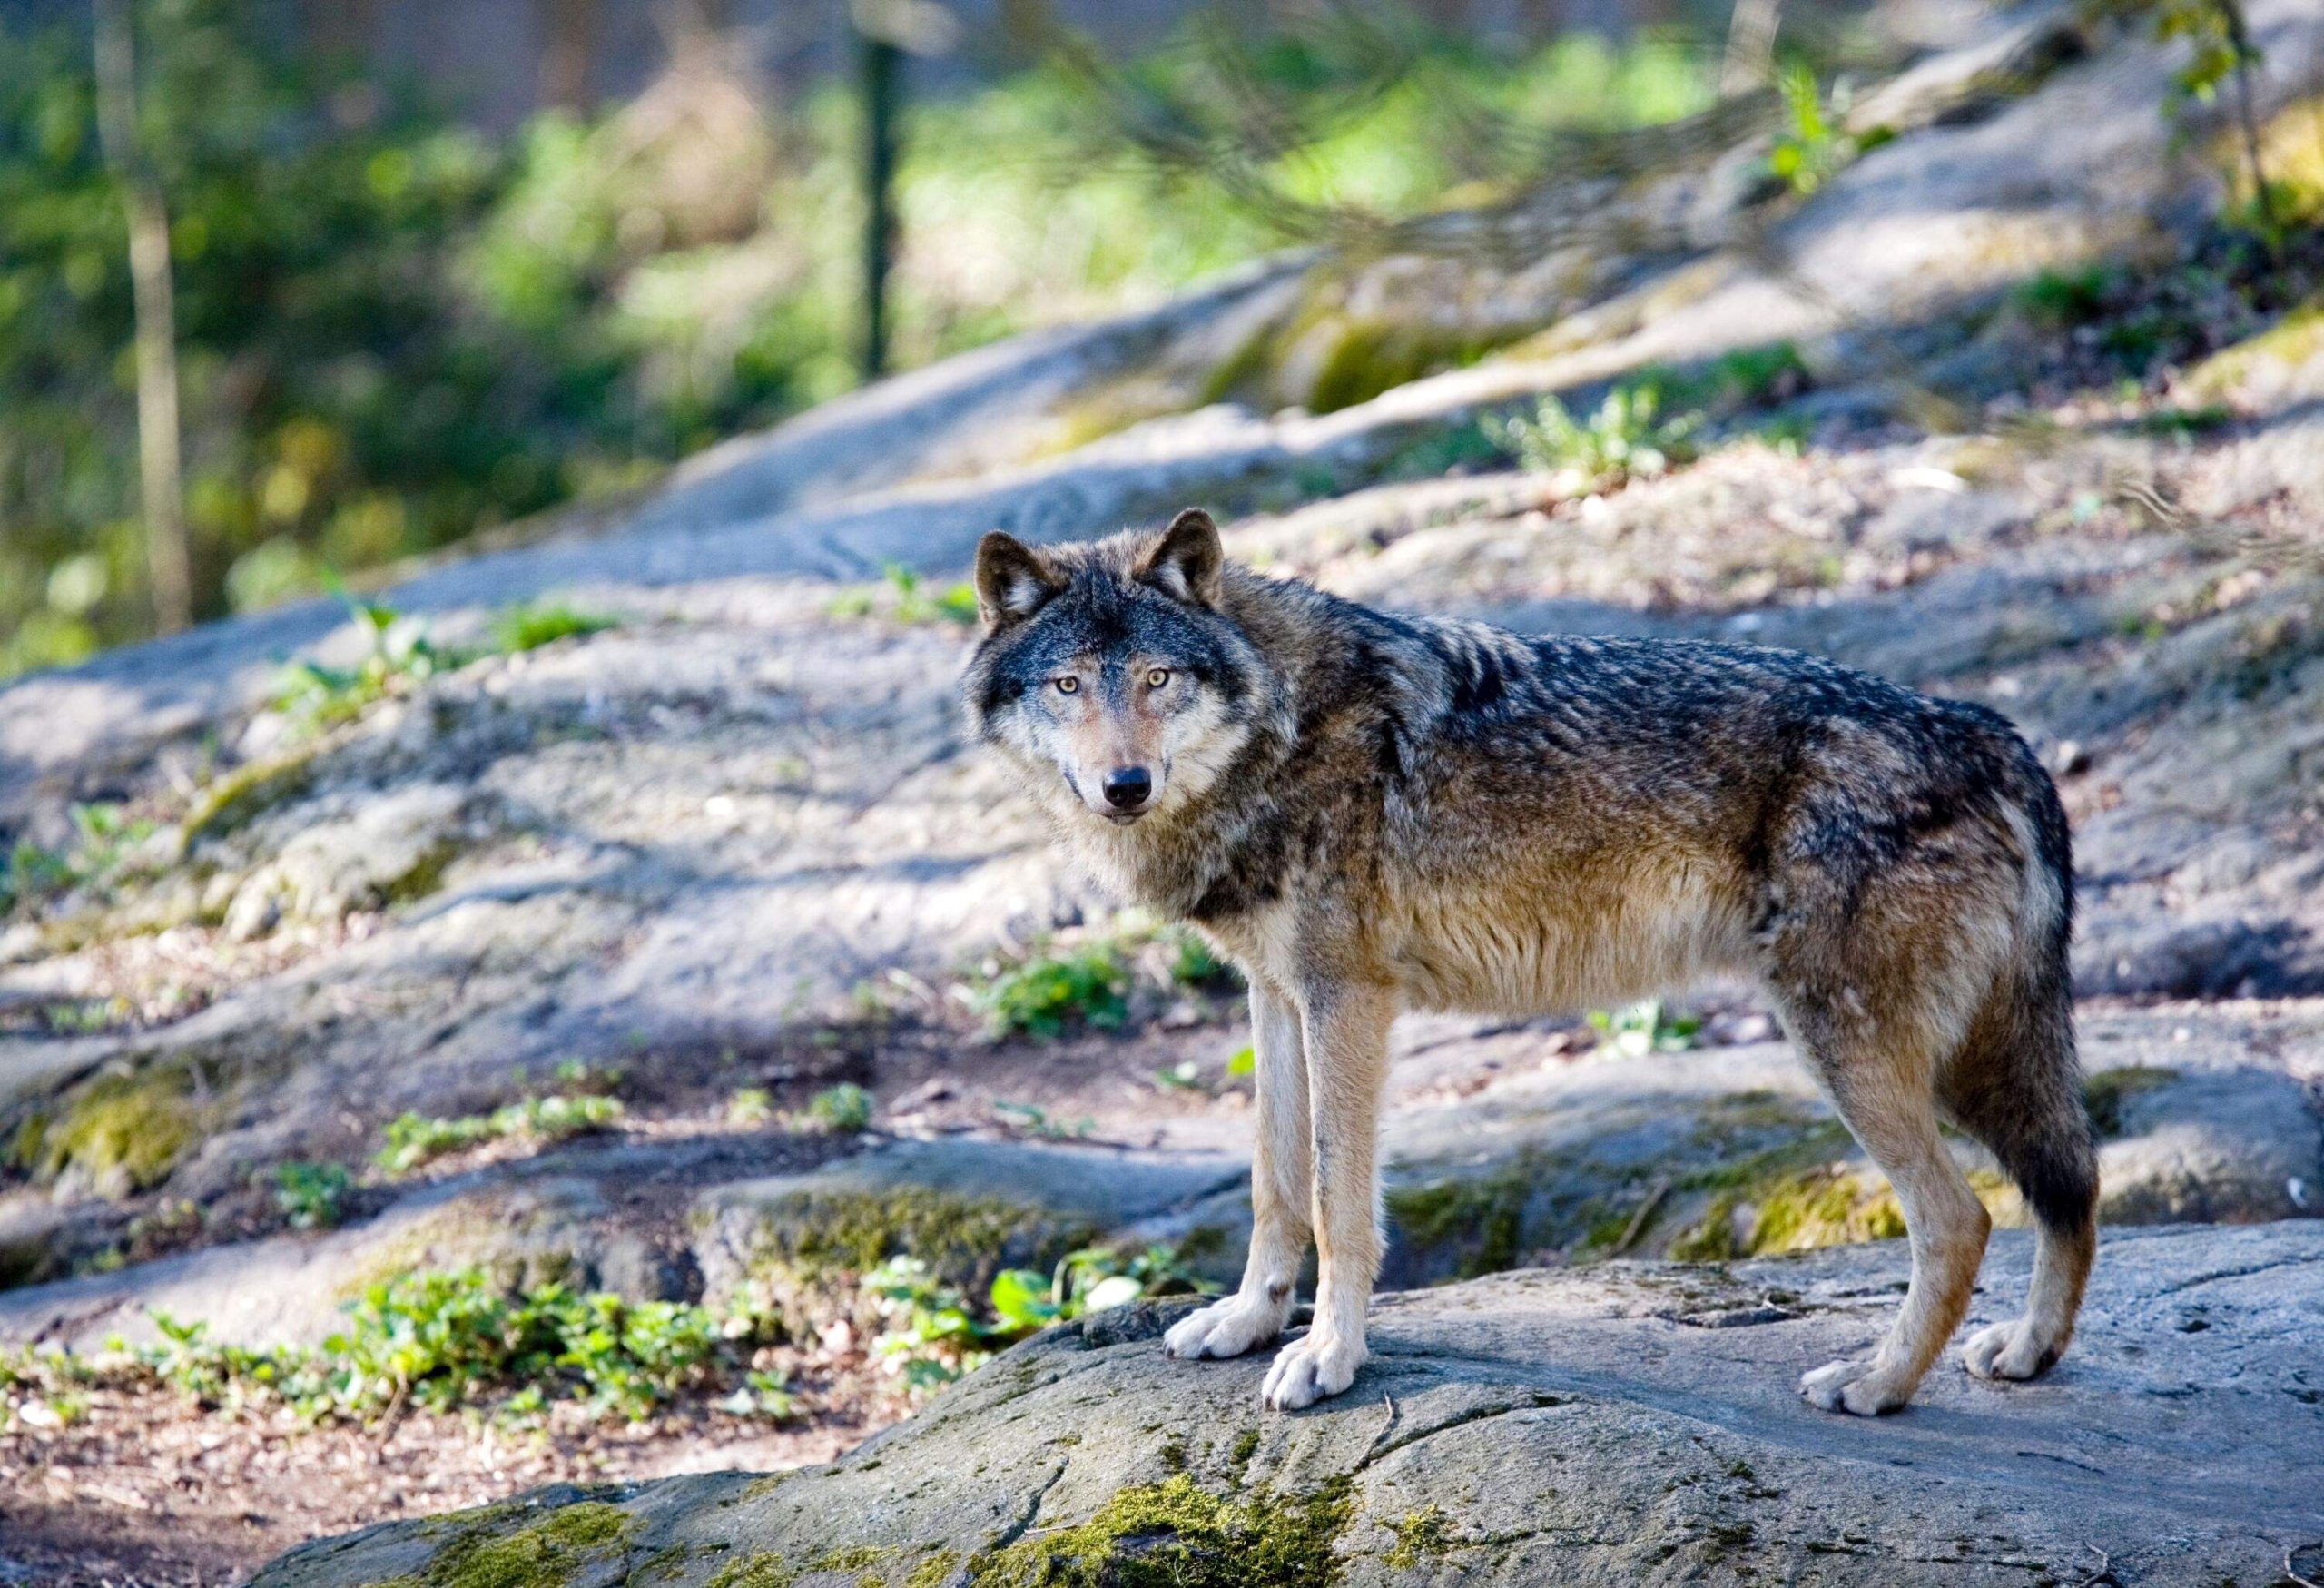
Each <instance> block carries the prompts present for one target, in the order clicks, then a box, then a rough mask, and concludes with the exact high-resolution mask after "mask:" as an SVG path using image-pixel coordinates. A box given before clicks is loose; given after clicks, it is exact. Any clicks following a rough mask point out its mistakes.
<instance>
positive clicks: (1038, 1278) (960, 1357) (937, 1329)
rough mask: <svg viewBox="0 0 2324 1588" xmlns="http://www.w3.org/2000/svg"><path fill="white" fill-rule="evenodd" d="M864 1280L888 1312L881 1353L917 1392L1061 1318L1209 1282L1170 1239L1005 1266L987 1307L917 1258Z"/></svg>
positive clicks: (888, 1265)
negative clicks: (1039, 1264) (1034, 1265)
mask: <svg viewBox="0 0 2324 1588" xmlns="http://www.w3.org/2000/svg"><path fill="white" fill-rule="evenodd" d="M862 1284H863V1288H864V1290H865V1292H866V1294H868V1295H869V1296H871V1297H872V1299H873V1302H874V1305H875V1306H876V1307H877V1309H878V1311H879V1313H880V1316H881V1318H882V1320H884V1322H883V1327H882V1328H881V1334H880V1336H879V1339H878V1340H877V1342H876V1343H875V1344H874V1346H873V1347H872V1349H873V1352H874V1354H875V1355H878V1356H881V1357H884V1358H887V1359H889V1360H891V1361H893V1362H895V1363H896V1364H898V1366H899V1370H900V1371H901V1374H902V1376H903V1377H904V1380H905V1382H906V1384H907V1385H909V1386H911V1388H912V1389H913V1390H914V1391H916V1392H921V1391H926V1390H930V1389H934V1388H939V1387H941V1386H944V1385H946V1384H949V1383H950V1382H951V1381H952V1380H953V1379H955V1378H958V1377H960V1376H961V1375H962V1374H964V1373H971V1372H974V1371H975V1370H976V1369H977V1368H978V1367H979V1366H982V1365H983V1364H984V1363H985V1362H986V1361H987V1360H988V1359H990V1356H991V1355H992V1352H993V1350H994V1349H995V1348H996V1347H998V1346H1004V1345H1007V1344H1009V1343H1010V1342H1011V1341H1015V1340H1019V1339H1022V1338H1023V1337H1024V1336H1027V1335H1029V1334H1033V1333H1035V1332H1036V1331H1038V1330H1040V1329H1045V1328H1047V1327H1049V1325H1051V1324H1053V1323H1059V1322H1063V1321H1066V1320H1068V1319H1071V1318H1077V1317H1082V1316H1084V1315H1085V1314H1088V1313H1092V1312H1102V1311H1104V1310H1106V1309H1107V1308H1108V1307H1124V1306H1127V1305H1128V1304H1129V1303H1130V1302H1133V1301H1137V1300H1139V1299H1140V1298H1142V1297H1148V1296H1165V1295H1173V1294H1180V1295H1183V1294H1187V1293H1199V1292H1201V1291H1203V1290H1204V1289H1205V1287H1204V1286H1203V1285H1202V1284H1201V1282H1200V1281H1199V1280H1197V1279H1196V1277H1194V1276H1193V1275H1192V1274H1191V1273H1189V1272H1188V1271H1187V1268H1186V1267H1185V1264H1184V1263H1183V1261H1182V1260H1181V1258H1180V1255H1179V1253H1178V1252H1177V1250H1176V1249H1174V1248H1170V1247H1167V1246H1152V1247H1148V1248H1146V1249H1145V1250H1144V1251H1142V1252H1138V1253H1136V1254H1134V1255H1130V1256H1127V1257H1126V1256H1124V1255H1123V1254H1121V1253H1120V1252H1118V1251H1114V1250H1111V1249H1109V1248H1103V1247H1085V1248H1081V1249H1079V1250H1078V1251H1072V1252H1068V1253H1067V1254H1066V1255H1065V1256H1064V1257H1063V1258H1060V1259H1059V1262H1058V1265H1057V1267H1056V1268H1055V1269H1054V1270H1053V1271H1051V1272H1050V1273H1048V1274H1042V1273H1039V1272H1038V1271H1036V1270H1034V1269H1030V1268H1006V1269H1003V1270H1002V1271H1001V1272H1000V1273H999V1274H997V1275H995V1276H994V1277H993V1281H992V1284H991V1286H990V1288H989V1289H988V1291H987V1292H986V1295H985V1298H984V1305H983V1307H976V1306H974V1305H972V1304H971V1302H970V1299H969V1297H967V1296H966V1295H965V1294H964V1293H963V1292H962V1291H961V1290H960V1288H959V1287H956V1286H951V1285H947V1284H944V1283H942V1282H941V1281H940V1280H939V1279H938V1278H937V1277H935V1276H934V1274H933V1273H932V1272H931V1269H930V1268H929V1267H928V1265H927V1264H926V1263H923V1262H921V1260H920V1259H919V1258H911V1257H899V1258H890V1259H889V1260H888V1261H887V1262H885V1263H882V1264H881V1265H880V1267H877V1268H875V1269H873V1270H872V1272H870V1273H868V1274H866V1275H865V1276H864V1277H863V1280H862Z"/></svg>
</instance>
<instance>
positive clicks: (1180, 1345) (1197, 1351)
mask: <svg viewBox="0 0 2324 1588" xmlns="http://www.w3.org/2000/svg"><path fill="white" fill-rule="evenodd" d="M1290 1310H1291V1309H1290V1308H1289V1307H1271V1306H1269V1305H1267V1304H1266V1303H1265V1302H1264V1301H1259V1302H1253V1301H1246V1300H1245V1299H1244V1298H1243V1297H1241V1296H1230V1297H1227V1298H1226V1300H1224V1301H1214V1302H1212V1303H1211V1304H1210V1305H1209V1306H1208V1307H1204V1308H1203V1309H1202V1310H1200V1311H1199V1312H1193V1313H1189V1314H1187V1316H1186V1317H1182V1318H1180V1319H1179V1320H1178V1321H1177V1323H1175V1324H1172V1325H1171V1326H1170V1332H1169V1333H1168V1334H1167V1335H1164V1336H1162V1354H1163V1355H1164V1356H1176V1357H1180V1358H1183V1359H1184V1360H1187V1361H1189V1362H1191V1361H1194V1360H1196V1358H1198V1357H1203V1356H1241V1355H1242V1354H1243V1353H1244V1352H1246V1351H1247V1350H1249V1349H1250V1348H1251V1347H1252V1346H1263V1345H1265V1344H1266V1342H1267V1341H1269V1340H1272V1339H1274V1338H1275V1336H1277V1335H1279V1334H1281V1333H1283V1325H1284V1318H1285V1315H1286V1314H1287V1313H1288V1312H1289V1311H1290Z"/></svg>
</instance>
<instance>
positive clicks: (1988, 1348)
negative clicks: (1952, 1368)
mask: <svg viewBox="0 0 2324 1588" xmlns="http://www.w3.org/2000/svg"><path fill="white" fill-rule="evenodd" d="M2057 1359H2058V1347H2057V1346H2056V1345H2055V1344H2053V1342H2052V1341H2050V1340H2049V1339H2047V1338H2045V1337H2044V1336H2043V1334H2042V1333H2041V1332H2040V1331H2037V1330H2036V1329H2035V1328H2034V1327H2033V1325H2032V1324H2031V1323H2029V1322H2028V1321H2026V1320H2025V1319H2024V1318H2022V1317H2014V1318H2011V1319H2010V1320H2009V1321H2008V1322H2006V1323H1997V1324H1987V1325H1986V1326H1985V1327H1984V1328H1981V1329H1979V1330H1978V1331H1977V1332H1976V1333H1975V1334H1974V1335H1971V1336H1969V1338H1968V1341H1967V1343H1966V1344H1965V1345H1964V1346H1962V1347H1961V1366H1964V1367H1965V1368H1967V1369H1968V1370H1969V1372H1970V1374H1971V1375H1972V1376H1974V1377H1978V1378H2039V1377H2040V1376H2042V1375H2043V1374H2044V1373H2047V1372H2048V1371H2049V1370H2050V1367H2051V1365H2052V1364H2053V1363H2055V1362H2056V1361H2057Z"/></svg>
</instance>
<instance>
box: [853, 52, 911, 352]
mask: <svg viewBox="0 0 2324 1588" xmlns="http://www.w3.org/2000/svg"><path fill="white" fill-rule="evenodd" d="M857 47H858V49H859V50H860V51H861V52H862V55H861V61H860V69H861V71H862V84H863V379H864V380H865V381H866V382H870V381H873V380H878V379H879V378H880V377H881V375H883V374H885V373H886V372H887V368H888V266H889V262H890V261H891V260H892V259H893V258H894V256H895V246H896V236H895V233H896V222H895V200H894V188H895V175H896V94H897V88H898V86H899V84H898V78H899V76H900V68H901V66H902V64H903V53H902V52H901V50H899V49H898V48H897V47H896V46H895V45H894V44H892V43H891V42H890V41H889V40H887V39H885V38H882V37H880V36H878V35H874V34H871V33H860V34H859V35H857Z"/></svg>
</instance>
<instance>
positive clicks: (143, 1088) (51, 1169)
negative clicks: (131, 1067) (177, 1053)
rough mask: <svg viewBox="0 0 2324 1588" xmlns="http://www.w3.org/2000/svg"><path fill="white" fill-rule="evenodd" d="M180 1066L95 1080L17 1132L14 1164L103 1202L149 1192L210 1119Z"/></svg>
mask: <svg viewBox="0 0 2324 1588" xmlns="http://www.w3.org/2000/svg"><path fill="white" fill-rule="evenodd" d="M196 1092H197V1089H196V1087H195V1085H194V1078H193V1076H192V1071H191V1070H189V1069H188V1068H187V1067H185V1066H183V1065H165V1066H155V1067H153V1068H152V1069H148V1070H142V1071H138V1072H134V1073H131V1074H111V1075H101V1076H99V1077H97V1078H96V1079H95V1080H90V1081H87V1082H84V1084H83V1085H82V1086H81V1087H79V1088H78V1089H77V1090H74V1091H72V1092H70V1093H68V1094H66V1095H65V1096H64V1098H63V1099H62V1100H59V1102H58V1104H57V1105H56V1107H55V1108H54V1110H41V1111H36V1112H34V1113H31V1114H28V1115H27V1116H25V1118H24V1119H23V1120H22V1122H21V1123H20V1124H19V1125H18V1126H17V1130H16V1140H15V1159H16V1161H17V1163H18V1164H19V1165H20V1166H21V1167H22V1168H24V1169H26V1170H27V1171H29V1172H30V1173H31V1174H32V1175H33V1176H34V1178H35V1179H39V1180H42V1181H44V1182H53V1181H55V1180H59V1179H64V1178H65V1177H67V1176H76V1177H80V1178H82V1179H85V1180H86V1181H87V1183H88V1184H89V1186H90V1187H91V1188H92V1189H94V1190H95V1191H96V1192H97V1193H98V1194H99V1195H101V1196H107V1197H113V1198H121V1197H127V1196H132V1195H134V1194H135V1193H137V1192H139V1191H144V1190H150V1189H153V1187H155V1186H158V1185H160V1184H161V1183H162V1181H163V1180H164V1179H168V1178H169V1174H170V1171H171V1170H172V1169H175V1168H176V1167H177V1164H178V1162H179V1160H180V1159H182V1158H183V1157H184V1156H185V1154H186V1152H187V1150H188V1149H190V1148H191V1147H192V1145H193V1143H194V1142H195V1140H196V1139H198V1138H199V1137H200V1135H201V1132H202V1129H203V1127H204V1125H205V1123H206V1122H207V1120H208V1119H209V1118H210V1117H211V1115H212V1112H213V1110H212V1105H211V1104H209V1103H207V1102H205V1101H203V1100H202V1099H200V1098H199V1097H198V1096H197V1095H196Z"/></svg>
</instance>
